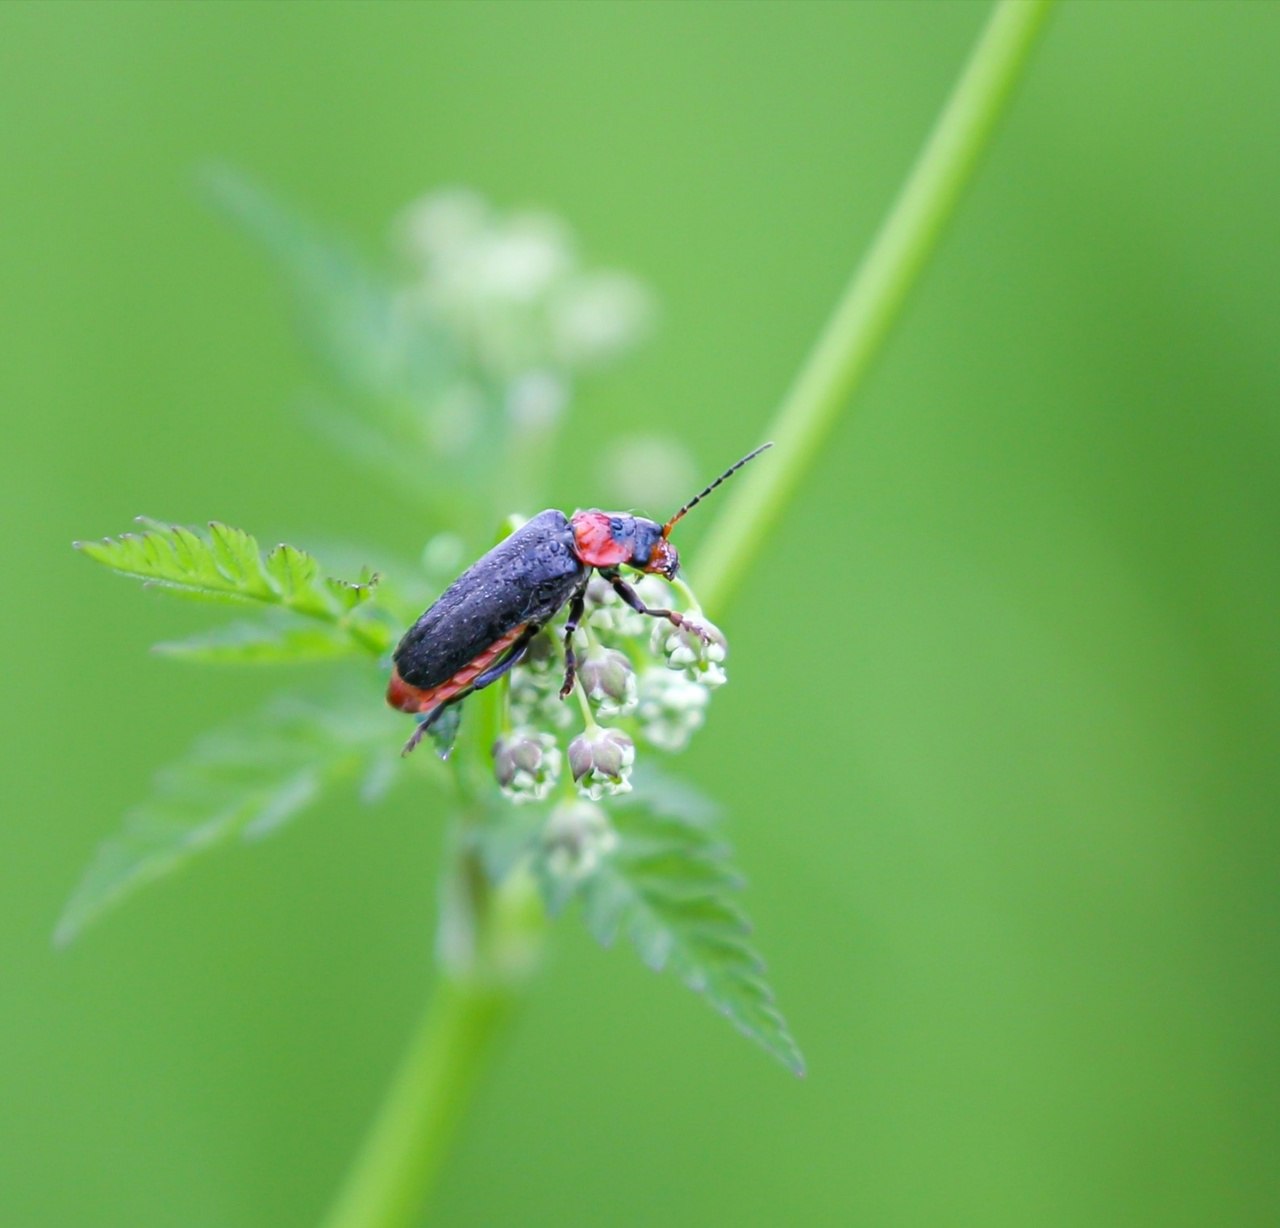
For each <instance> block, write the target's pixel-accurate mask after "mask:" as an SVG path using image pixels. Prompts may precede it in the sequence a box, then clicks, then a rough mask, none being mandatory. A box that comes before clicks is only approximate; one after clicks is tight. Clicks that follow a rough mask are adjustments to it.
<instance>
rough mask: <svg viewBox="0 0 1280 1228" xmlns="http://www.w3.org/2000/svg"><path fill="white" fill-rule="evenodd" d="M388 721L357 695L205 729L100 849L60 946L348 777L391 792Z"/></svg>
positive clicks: (366, 791) (64, 924) (65, 917)
mask: <svg viewBox="0 0 1280 1228" xmlns="http://www.w3.org/2000/svg"><path fill="white" fill-rule="evenodd" d="M389 717H390V714H389V713H388V714H387V716H383V714H382V712H381V711H380V710H379V709H378V708H376V707H373V706H370V705H368V704H364V703H361V702H360V697H358V696H357V697H353V698H352V699H351V701H350V702H345V701H343V702H339V703H335V704H334V705H333V706H323V707H322V706H320V705H318V704H316V703H313V702H309V701H303V700H299V699H294V698H289V699H282V700H279V701H277V702H276V703H275V704H273V705H272V706H270V707H269V708H268V709H267V710H266V711H264V712H263V713H261V714H259V715H257V716H254V717H252V718H249V719H247V720H244V721H241V722H239V723H237V724H233V725H230V726H227V727H225V728H223V729H221V730H217V731H214V732H212V733H209V734H206V735H205V736H204V737H202V738H201V739H200V740H199V741H197V742H196V744H195V746H194V747H192V749H191V751H190V752H189V753H188V754H187V755H186V756H185V757H184V758H182V759H181V760H179V761H178V762H177V763H175V764H172V765H171V766H170V767H168V768H166V769H165V770H163V771H162V772H161V773H160V774H159V775H158V776H157V777H156V780H155V785H154V789H153V791H152V796H151V797H150V799H149V800H148V801H146V802H144V803H143V804H141V805H140V806H137V807H135V808H134V809H133V810H131V811H130V812H129V813H128V814H127V815H126V816H125V821H124V825H123V828H122V829H121V831H120V832H119V833H117V834H116V835H114V836H112V837H110V838H109V839H108V840H107V841H105V842H104V843H103V845H102V846H101V847H100V848H99V850H98V853H97V855H96V857H95V858H94V859H93V861H92V862H91V864H90V866H89V869H88V871H87V873H86V874H85V877H84V879H83V880H82V881H81V883H80V885H79V887H77V888H76V890H75V892H74V893H73V894H72V896H71V899H70V900H69V901H68V902H67V906H66V908H65V910H64V911H63V914H62V918H61V920H60V921H59V922H58V926H57V929H56V930H55V932H54V940H55V942H57V943H58V944H59V945H62V944H65V943H67V942H69V941H71V939H72V938H74V937H75V936H76V935H77V934H78V933H79V932H80V931H81V930H82V929H83V928H84V927H85V925H86V924H88V923H89V922H90V921H93V920H94V919H96V918H97V917H98V916H99V915H100V914H102V913H103V912H105V911H106V910H107V909H108V908H111V907H113V906H114V905H115V904H117V903H118V902H119V901H120V900H122V899H124V898H125V897H126V896H127V895H129V894H131V893H132V892H133V891H135V890H137V888H139V887H141V886H143V885H144V884H145V883H149V882H152V881H154V880H155V879H158V878H162V877H164V876H165V875H167V874H169V873H171V872H172V871H174V870H176V869H178V868H179V867H180V866H182V865H183V864H185V863H186V862H188V861H190V860H191V859H192V858H193V857H195V855H196V854H197V853H200V852H202V851H203V850H205V849H207V848H210V847H212V846H214V845H217V844H220V843H222V842H224V841H226V840H228V839H230V838H231V837H233V836H236V835H241V836H243V837H245V838H247V839H252V838H257V837H260V836H264V835H266V834H268V833H269V832H273V831H275V830H276V829H277V828H278V827H280V825H281V824H283V823H284V822H285V821H287V820H288V819H290V818H292V817H293V816H294V815H296V814H297V813H298V812H299V811H301V810H303V809H305V808H306V807H307V806H309V805H310V804H311V803H312V802H314V801H316V800H317V799H318V798H319V797H320V796H321V795H322V794H323V793H324V792H325V791H326V790H327V789H329V788H331V787H332V786H334V785H335V784H337V783H339V782H340V781H342V780H343V779H350V778H358V779H361V780H362V781H363V782H364V783H363V787H362V789H361V794H362V796H364V797H366V798H367V797H369V796H370V795H371V794H372V793H373V792H375V791H379V790H381V789H383V788H385V787H386V785H387V784H388V783H389V782H390V781H391V780H393V779H394V777H393V776H392V775H391V771H390V769H391V768H393V767H394V766H395V763H396V760H397V749H396V748H397V741H398V739H397V738H396V737H395V736H394V730H392V729H390V728H389V725H390V724H392V720H391V719H388V718H389ZM379 718H381V719H379ZM389 735H391V736H389Z"/></svg>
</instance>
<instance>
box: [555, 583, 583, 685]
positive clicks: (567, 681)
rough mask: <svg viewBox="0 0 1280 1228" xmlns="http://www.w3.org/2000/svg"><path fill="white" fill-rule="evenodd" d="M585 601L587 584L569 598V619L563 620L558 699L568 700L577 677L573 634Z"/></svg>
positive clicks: (576, 659)
mask: <svg viewBox="0 0 1280 1228" xmlns="http://www.w3.org/2000/svg"><path fill="white" fill-rule="evenodd" d="M586 599H587V584H586V581H585V580H584V581H583V582H582V585H581V586H580V587H579V588H578V589H577V590H576V591H575V592H574V594H573V596H572V597H570V598H569V617H568V618H566V619H565V620H564V686H562V687H561V688H560V698H561V699H568V698H569V692H570V691H572V690H573V680H574V678H576V677H577V675H578V658H577V657H576V656H575V655H574V652H573V633H574V632H575V631H576V630H577V629H578V624H579V623H580V622H581V621H582V611H583V609H584V607H585V604H586Z"/></svg>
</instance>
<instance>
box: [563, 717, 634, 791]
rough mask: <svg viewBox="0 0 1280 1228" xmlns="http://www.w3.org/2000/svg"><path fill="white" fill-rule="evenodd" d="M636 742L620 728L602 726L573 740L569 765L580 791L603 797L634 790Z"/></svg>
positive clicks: (570, 744)
mask: <svg viewBox="0 0 1280 1228" xmlns="http://www.w3.org/2000/svg"><path fill="white" fill-rule="evenodd" d="M635 761H636V748H635V744H634V743H633V742H632V741H631V739H630V738H629V737H627V735H626V734H625V733H623V732H622V731H621V730H618V729H602V728H600V727H599V726H595V727H594V728H591V729H588V730H586V731H585V732H584V733H580V734H579V735H578V736H577V737H576V738H574V739H573V741H572V742H570V743H569V768H570V770H571V771H572V772H573V779H574V780H575V781H576V782H577V784H578V791H579V792H580V793H583V794H585V795H586V796H587V797H589V798H591V800H592V801H599V800H600V798H602V797H605V796H606V795H613V794H615V793H630V792H631V768H632V766H633V765H634V763H635Z"/></svg>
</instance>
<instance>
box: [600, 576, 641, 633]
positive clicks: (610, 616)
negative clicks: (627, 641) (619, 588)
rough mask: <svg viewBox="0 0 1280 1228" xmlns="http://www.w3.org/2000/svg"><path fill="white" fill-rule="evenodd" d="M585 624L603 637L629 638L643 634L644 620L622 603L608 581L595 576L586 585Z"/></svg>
mask: <svg viewBox="0 0 1280 1228" xmlns="http://www.w3.org/2000/svg"><path fill="white" fill-rule="evenodd" d="M586 623H587V626H588V627H590V628H592V630H594V631H599V632H600V633H601V634H603V635H617V636H623V637H628V638H629V637H631V636H635V635H642V634H643V633H644V623H645V618H644V615H643V614H640V613H638V612H637V611H635V610H633V609H632V608H631V607H630V606H629V605H626V604H624V603H623V600H622V598H621V597H619V596H618V594H617V593H615V592H614V591H613V585H612V584H610V583H609V581H608V580H603V579H601V578H600V577H599V576H595V577H593V578H592V580H591V582H590V583H589V584H588V585H587V617H586Z"/></svg>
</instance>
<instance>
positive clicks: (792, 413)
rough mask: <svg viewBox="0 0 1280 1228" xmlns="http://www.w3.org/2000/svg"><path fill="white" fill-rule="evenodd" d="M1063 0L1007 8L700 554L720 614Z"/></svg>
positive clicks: (858, 376)
mask: <svg viewBox="0 0 1280 1228" xmlns="http://www.w3.org/2000/svg"><path fill="white" fill-rule="evenodd" d="M1051 7H1052V0H1000V3H999V4H997V5H996V7H995V9H994V11H993V12H992V14H991V17H990V18H989V19H988V21H987V25H986V28H985V29H984V30H983V32H982V35H981V37H980V38H979V40H978V43H977V46H976V47H975V48H974V50H973V52H972V54H971V55H970V57H969V62H968V64H967V65H966V66H965V69H964V72H963V73H962V74H961V76H960V79H959V81H957V83H956V85H955V88H954V89H953V90H952V92H951V97H950V98H949V99H948V100H947V103H946V105H945V106H944V107H943V110H942V113H941V114H940V115H939V116H938V120H937V122H936V123H935V125H934V128H933V131H932V133H930V135H929V139H928V141H927V142H926V143H925V146H924V148H923V149H922V150H921V151H920V155H919V157H918V158H917V159H916V163H915V166H914V167H912V170H911V173H910V175H908V177H907V180H906V183H904V184H903V186H902V189H901V191H900V192H899V193H898V198H897V200H895V201H894V203H893V207H892V208H891V209H890V211H889V214H888V216H887V217H886V218H885V220H884V222H883V224H882V225H881V227H880V230H879V233H878V234H877V235H876V237H875V240H874V241H873V242H872V244H871V248H870V250H869V251H868V252H867V254H866V256H865V258H864V259H863V261H862V264H861V265H860V266H859V267H858V269H857V271H856V272H855V273H854V275H853V278H852V280H851V281H850V282H849V285H848V287H847V289H846V290H845V292H844V294H843V296H842V297H841V299H840V301H839V303H838V304H837V306H836V309H835V313H834V314H833V315H832V317H831V319H830V321H829V322H828V324H827V326H826V328H825V329H824V330H823V332H822V334H821V336H820V337H819V338H818V341H817V344H816V345H815V346H814V348H813V350H812V352H811V353H810V355H809V358H808V360H807V361H806V362H805V364H804V366H803V367H802V368H801V369H800V372H799V374H798V376H797V377H796V380H795V383H794V384H793V385H792V386H791V389H790V391H789V393H788V394H787V396H786V398H785V400H784V401H783V403H782V407H781V409H780V410H779V411H778V416H777V418H776V419H775V421H774V424H773V426H772V428H771V429H770V432H769V434H768V436H767V437H768V438H771V439H772V440H773V441H774V442H775V443H776V444H777V448H776V449H775V451H774V453H773V456H772V458H770V459H769V460H767V461H765V462H763V463H761V464H757V465H753V466H751V469H750V470H749V471H748V472H747V473H745V474H743V475H742V477H741V478H740V479H739V482H738V486H737V489H736V490H731V491H730V493H729V497H728V499H726V501H725V504H724V506H723V507H722V508H721V510H720V514H719V515H718V516H717V517H716V520H715V523H714V525H713V527H712V529H711V535H710V538H709V540H708V541H707V542H705V543H704V545H703V547H702V549H701V550H700V551H699V555H698V592H699V593H700V594H701V596H702V600H703V602H704V603H705V604H706V605H707V606H709V607H710V608H711V609H712V610H714V611H716V612H717V613H718V612H719V611H720V608H721V606H723V604H724V603H725V602H726V601H727V600H728V599H729V597H730V595H731V594H732V592H733V591H734V589H735V588H736V587H737V585H738V583H739V582H740V581H741V579H742V574H743V572H744V570H745V569H746V567H747V566H748V564H749V563H750V562H751V560H752V559H753V558H754V557H755V556H756V555H757V554H758V552H759V551H760V550H761V548H762V547H763V545H764V539H765V537H766V535H767V534H768V533H769V531H770V530H771V529H772V528H773V526H774V524H775V523H776V522H777V520H778V517H779V516H780V515H781V513H782V509H783V508H784V507H785V506H786V504H787V501H788V500H789V499H790V498H791V496H792V495H793V494H794V493H795V490H796V487H797V486H798V485H799V483H800V481H801V479H802V478H803V477H804V475H805V474H806V473H807V472H808V470H809V468H810V467H811V465H812V464H813V461H814V460H815V458H816V457H817V454H818V451H819V449H820V448H821V447H822V445H823V443H824V441H825V440H826V438H827V436H828V435H829V434H830V433H831V428H832V427H833V426H834V425H835V423H836V420H837V418H838V417H839V415H840V412H841V410H843V409H844V408H845V407H846V406H847V404H848V402H849V399H850V397H851V396H852V395H853V393H854V391H855V390H856V389H857V387H858V385H859V384H860V383H861V381H862V379H863V378H864V376H865V375H866V373H867V370H868V368H869V367H870V365H871V362H872V360H873V359H874V358H875V356H876V354H877V353H878V352H879V350H880V348H881V346H882V345H883V343H884V340H885V337H886V336H887V335H888V333H889V330H890V328H891V327H892V325H893V323H894V321H895V320H896V319H897V317H898V313H899V312H900V311H901V309H902V304H903V302H904V300H905V299H906V296H907V293H908V292H909V291H910V289H911V288H912V286H913V285H914V284H915V282H916V280H917V278H918V277H919V275H920V272H921V270H922V269H923V267H924V265H925V262H926V261H927V260H928V258H929V256H930V255H931V254H932V252H933V250H934V248H935V247H936V246H937V244H938V239H939V238H940V236H941V234H942V231H943V229H944V227H945V226H946V223H947V221H948V220H949V219H950V217H951V215H952V213H954V211H955V207H956V203H957V201H958V200H959V198H960V194H961V192H962V191H963V189H964V187H965V184H966V183H968V181H969V178H970V176H971V175H972V173H973V169H974V166H975V165H976V164H977V161H978V157H979V155H980V154H981V153H982V151H983V150H984V149H985V148H986V146H987V144H988V143H989V141H990V138H991V133H992V130H993V128H994V127H995V124H996V121H997V120H998V119H999V118H1000V115H1001V113H1002V112H1003V110H1004V108H1005V105H1006V103H1007V102H1008V100H1009V95H1010V92H1011V91H1012V89H1013V87H1014V85H1015V83H1016V82H1017V80H1018V78H1019V75H1020V74H1021V72H1022V70H1023V68H1024V66H1025V64H1026V61H1027V57H1028V55H1029V54H1030V52H1031V48H1032V46H1033V44H1034V43H1035V38H1036V34H1037V33H1038V32H1039V30H1040V28H1041V26H1042V25H1043V23H1044V20H1045V18H1046V17H1047V16H1048V13H1049V9H1050V8H1051Z"/></svg>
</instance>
